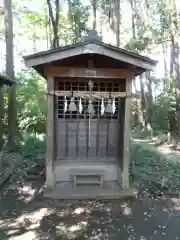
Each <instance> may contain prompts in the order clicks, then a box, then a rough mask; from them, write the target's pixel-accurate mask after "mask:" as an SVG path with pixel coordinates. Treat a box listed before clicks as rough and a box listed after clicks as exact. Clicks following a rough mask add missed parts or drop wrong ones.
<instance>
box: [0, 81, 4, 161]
mask: <svg viewBox="0 0 180 240" xmlns="http://www.w3.org/2000/svg"><path fill="white" fill-rule="evenodd" d="M2 118H3V85H1V84H0V163H1V157H2V148H3V122H2Z"/></svg>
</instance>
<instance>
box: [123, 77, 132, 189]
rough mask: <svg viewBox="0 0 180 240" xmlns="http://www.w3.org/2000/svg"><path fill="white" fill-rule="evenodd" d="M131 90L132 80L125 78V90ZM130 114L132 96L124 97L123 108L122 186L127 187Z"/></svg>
mask: <svg viewBox="0 0 180 240" xmlns="http://www.w3.org/2000/svg"><path fill="white" fill-rule="evenodd" d="M131 91H132V80H131V79H127V80H126V92H131ZM131 115H132V97H131V96H127V97H126V99H125V110H124V139H123V140H124V141H123V159H122V187H123V188H124V189H126V188H129V165H130V157H131V156H130V137H131Z"/></svg>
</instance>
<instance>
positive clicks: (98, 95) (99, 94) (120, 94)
mask: <svg viewBox="0 0 180 240" xmlns="http://www.w3.org/2000/svg"><path fill="white" fill-rule="evenodd" d="M48 94H50V95H56V96H66V97H68V96H71V95H72V91H50V92H48ZM73 96H74V97H81V98H87V99H88V98H89V96H90V93H89V91H73ZM111 97H112V98H113V97H132V93H131V92H112V93H111ZM92 98H95V99H102V98H109V92H92Z"/></svg>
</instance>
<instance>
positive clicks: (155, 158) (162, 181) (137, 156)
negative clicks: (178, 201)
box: [131, 141, 180, 194]
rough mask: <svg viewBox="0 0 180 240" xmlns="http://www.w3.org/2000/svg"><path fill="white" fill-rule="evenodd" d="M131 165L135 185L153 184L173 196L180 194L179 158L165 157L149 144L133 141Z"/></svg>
mask: <svg viewBox="0 0 180 240" xmlns="http://www.w3.org/2000/svg"><path fill="white" fill-rule="evenodd" d="M131 163H132V167H131V169H132V171H131V172H132V176H133V180H134V181H135V183H138V184H139V185H142V184H144V185H146V184H147V183H151V184H152V186H153V185H156V187H157V186H159V187H160V188H162V189H163V188H166V189H167V190H168V192H169V193H171V194H180V157H179V156H176V155H174V156H168V155H164V154H162V153H160V152H159V151H157V150H156V148H155V147H153V146H151V145H149V144H148V143H145V142H141V141H132V155H131Z"/></svg>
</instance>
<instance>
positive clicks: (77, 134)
mask: <svg viewBox="0 0 180 240" xmlns="http://www.w3.org/2000/svg"><path fill="white" fill-rule="evenodd" d="M78 91H79V83H78ZM78 100H79V101H80V99H78ZM78 152H79V102H78V103H77V121H76V158H78V156H79V154H78Z"/></svg>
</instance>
